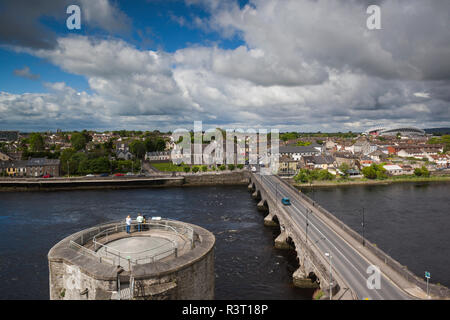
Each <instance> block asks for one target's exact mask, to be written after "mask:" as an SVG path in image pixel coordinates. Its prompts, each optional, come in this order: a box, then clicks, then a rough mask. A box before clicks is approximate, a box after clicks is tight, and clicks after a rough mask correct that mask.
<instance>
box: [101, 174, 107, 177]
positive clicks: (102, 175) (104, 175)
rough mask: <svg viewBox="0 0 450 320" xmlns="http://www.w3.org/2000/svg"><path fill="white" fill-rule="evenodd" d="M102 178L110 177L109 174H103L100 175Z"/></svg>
mask: <svg viewBox="0 0 450 320" xmlns="http://www.w3.org/2000/svg"><path fill="white" fill-rule="evenodd" d="M100 177H109V174H107V173H102V174H101V175H100Z"/></svg>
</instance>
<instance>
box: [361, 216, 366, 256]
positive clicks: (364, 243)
mask: <svg viewBox="0 0 450 320" xmlns="http://www.w3.org/2000/svg"><path fill="white" fill-rule="evenodd" d="M362 219H363V220H362V223H361V225H362V227H363V247H364V246H365V245H366V242H365V240H364V207H363V211H362Z"/></svg>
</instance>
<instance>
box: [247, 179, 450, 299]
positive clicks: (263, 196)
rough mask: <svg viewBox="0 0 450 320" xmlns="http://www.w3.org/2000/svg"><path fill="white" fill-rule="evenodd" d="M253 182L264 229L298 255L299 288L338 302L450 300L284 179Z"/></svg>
mask: <svg viewBox="0 0 450 320" xmlns="http://www.w3.org/2000/svg"><path fill="white" fill-rule="evenodd" d="M248 181H249V185H248V189H249V191H250V192H251V193H252V197H253V198H254V199H255V200H257V201H258V204H257V206H258V209H259V210H260V211H262V212H264V214H265V218H264V224H265V225H266V226H270V227H275V228H278V229H279V232H280V233H279V235H278V237H277V238H276V239H275V247H276V248H279V249H291V250H295V252H296V254H297V261H298V265H299V267H298V269H297V270H296V271H295V272H294V273H293V283H294V285H295V286H298V287H302V288H320V289H321V290H322V292H323V293H324V294H325V295H324V297H327V298H330V296H331V298H332V299H376V300H385V299H390V300H403V299H427V298H430V297H432V298H436V299H448V298H449V296H450V294H449V289H448V288H446V287H444V286H439V285H434V284H430V286H429V292H428V295H427V291H426V288H427V286H426V283H425V281H424V280H423V279H421V278H419V277H417V276H416V275H414V274H413V273H412V272H411V271H409V270H408V269H407V268H406V267H405V266H402V265H401V264H400V263H399V262H397V261H396V260H394V259H393V258H392V257H390V256H388V255H387V254H386V253H385V252H383V251H382V250H381V249H380V248H378V247H376V246H375V245H373V244H372V243H370V242H369V241H367V239H364V238H363V237H362V236H361V235H360V234H359V233H357V232H355V231H354V230H352V229H350V228H349V227H348V226H346V225H345V224H344V223H342V222H341V221H340V220H338V219H337V218H336V217H335V216H333V215H332V214H331V213H330V212H328V211H327V210H325V209H324V208H322V207H321V206H320V205H319V204H317V203H316V202H314V201H312V200H311V199H310V198H309V197H307V196H305V195H304V194H303V193H301V192H300V191H298V190H297V189H295V188H294V187H293V186H291V185H290V184H288V183H287V182H286V181H284V180H283V179H281V178H280V177H278V176H274V175H262V174H259V173H250V174H249V180H248ZM284 197H287V198H289V199H290V202H291V205H284V204H283V203H282V202H281V200H282V198H284ZM330 284H331V285H330Z"/></svg>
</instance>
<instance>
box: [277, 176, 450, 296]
mask: <svg viewBox="0 0 450 320" xmlns="http://www.w3.org/2000/svg"><path fill="white" fill-rule="evenodd" d="M278 180H279V181H280V182H281V183H283V184H284V185H286V186H287V187H288V188H290V189H291V190H293V191H294V192H295V193H296V194H297V195H298V196H299V197H300V198H301V199H302V200H303V201H305V202H307V203H309V204H310V205H312V206H313V207H314V208H315V213H316V214H317V213H318V214H320V215H323V217H325V218H326V219H328V220H330V221H331V222H332V223H333V224H335V225H336V226H337V227H338V228H340V229H341V231H342V232H341V235H342V234H345V235H347V236H349V237H351V238H352V239H353V240H354V241H356V242H357V243H363V240H364V244H365V245H364V250H365V252H366V255H367V253H369V254H371V255H373V257H375V258H376V259H378V260H380V261H381V262H382V263H381V264H380V265H379V267H380V270H381V271H382V272H384V273H386V274H389V275H391V277H395V278H399V277H401V278H402V282H403V283H408V287H413V286H417V287H418V288H420V289H421V290H423V291H424V292H426V290H427V283H426V282H425V280H424V279H422V278H419V277H418V276H417V275H415V274H414V273H412V272H411V271H410V270H408V268H407V267H406V266H404V265H402V264H400V263H399V262H398V261H397V260H395V259H393V258H392V257H391V256H389V255H388V254H387V253H385V252H384V251H383V250H382V249H380V248H379V247H377V246H375V245H374V244H372V243H370V242H369V241H367V239H363V237H362V236H361V235H360V234H359V233H358V232H356V231H355V230H353V229H352V228H350V227H349V226H347V225H346V224H345V223H343V222H342V221H341V220H339V219H338V218H337V217H336V216H334V215H333V214H332V213H330V212H329V211H328V210H326V209H325V208H323V207H322V206H321V205H320V204H318V203H317V202H315V201H314V200H312V199H311V198H309V197H308V196H306V195H305V194H303V193H302V192H299V190H298V189H296V188H295V187H294V186H293V185H291V184H289V183H288V182H287V181H285V180H283V179H281V178H278ZM404 289H405V288H404ZM428 290H429V294H430V296H431V297H434V298H439V299H449V298H450V289H449V288H447V287H445V286H442V285H436V284H431V283H430V284H429V285H428Z"/></svg>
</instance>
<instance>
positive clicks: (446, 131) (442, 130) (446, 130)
mask: <svg viewBox="0 0 450 320" xmlns="http://www.w3.org/2000/svg"><path fill="white" fill-rule="evenodd" d="M423 130H425V132H426V133H428V134H442V135H444V134H450V128H432V129H423Z"/></svg>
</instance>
